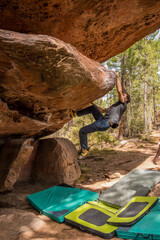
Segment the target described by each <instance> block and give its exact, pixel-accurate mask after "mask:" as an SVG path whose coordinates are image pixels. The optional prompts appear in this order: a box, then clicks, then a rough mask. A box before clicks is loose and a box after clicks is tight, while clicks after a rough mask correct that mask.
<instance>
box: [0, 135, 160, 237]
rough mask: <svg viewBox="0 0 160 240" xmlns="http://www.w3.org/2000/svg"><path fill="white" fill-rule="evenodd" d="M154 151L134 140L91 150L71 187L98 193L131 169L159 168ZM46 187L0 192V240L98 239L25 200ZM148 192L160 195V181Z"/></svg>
mask: <svg viewBox="0 0 160 240" xmlns="http://www.w3.org/2000/svg"><path fill="white" fill-rule="evenodd" d="M156 150H157V144H153V143H148V142H145V141H139V140H136V139H135V140H132V141H131V140H130V141H123V142H121V144H120V145H119V146H117V147H114V148H111V147H110V148H109V149H108V148H106V147H104V148H103V150H99V151H97V150H96V151H94V149H93V150H92V151H91V153H90V155H89V156H88V157H87V158H86V159H85V160H83V161H80V162H79V164H80V167H81V171H82V176H81V177H80V179H79V180H78V181H77V182H76V183H75V185H74V186H76V187H80V188H85V189H88V190H93V191H97V192H100V191H101V190H104V189H107V188H109V187H110V186H112V185H113V184H114V183H115V182H116V181H118V180H119V179H120V178H121V177H122V176H124V175H125V174H126V173H128V172H129V171H131V170H132V169H135V168H140V169H155V170H159V169H160V165H154V164H153V163H152V159H153V156H154V155H155V152H156ZM159 163H160V162H159ZM48 187H51V186H50V185H46V184H44V183H18V184H16V185H15V187H14V190H13V191H12V192H9V193H3V194H2V193H1V194H0V240H28V239H29V240H57V239H66V240H69V239H72V240H98V239H101V238H99V237H97V236H93V235H91V234H88V233H85V232H82V231H80V230H78V229H76V228H74V227H72V226H69V225H66V224H64V223H62V224H60V223H57V222H54V221H53V220H51V219H49V218H47V217H46V216H44V215H40V214H39V212H37V211H36V210H35V209H34V208H33V207H32V206H30V205H29V204H28V203H27V201H26V197H27V195H29V194H31V193H34V192H37V191H40V190H43V189H45V188H48ZM149 195H151V196H159V197H160V184H158V185H157V186H155V187H154V188H153V189H152V191H151V192H150V193H149ZM115 239H117V238H115Z"/></svg>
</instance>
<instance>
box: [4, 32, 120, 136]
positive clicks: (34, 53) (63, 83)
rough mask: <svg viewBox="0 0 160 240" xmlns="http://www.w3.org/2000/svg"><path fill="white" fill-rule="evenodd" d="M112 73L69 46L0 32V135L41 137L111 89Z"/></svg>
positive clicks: (28, 35)
mask: <svg viewBox="0 0 160 240" xmlns="http://www.w3.org/2000/svg"><path fill="white" fill-rule="evenodd" d="M115 79H116V75H115V73H114V72H112V71H108V70H107V69H106V68H105V67H104V66H103V65H101V64H100V63H98V62H95V61H93V60H91V59H89V58H87V57H85V56H84V55H82V54H81V53H80V52H78V51H77V50H76V49H75V48H74V47H72V46H71V45H70V44H66V43H64V42H63V41H60V40H58V39H56V38H53V37H49V36H46V35H32V34H20V33H16V32H11V31H5V30H0V97H1V101H0V116H1V117H0V122H1V128H0V137H3V136H8V137H9V136H16V137H29V136H36V137H40V136H44V135H47V134H50V133H53V132H56V131H57V130H58V129H60V128H61V127H62V126H63V125H64V123H66V122H68V121H69V120H70V117H69V109H80V108H83V107H85V106H86V105H87V104H89V103H90V102H92V101H94V100H95V99H97V98H99V97H102V96H103V95H105V94H106V93H107V92H108V91H110V90H111V89H112V88H113V87H114V84H115Z"/></svg>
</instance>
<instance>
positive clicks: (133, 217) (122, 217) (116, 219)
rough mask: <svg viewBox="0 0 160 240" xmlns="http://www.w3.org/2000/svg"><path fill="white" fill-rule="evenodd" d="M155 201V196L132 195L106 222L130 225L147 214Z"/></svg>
mask: <svg viewBox="0 0 160 240" xmlns="http://www.w3.org/2000/svg"><path fill="white" fill-rule="evenodd" d="M157 202H158V198H157V197H134V198H133V199H132V200H131V201H130V202H129V203H128V204H127V205H126V206H125V207H124V208H122V209H121V210H120V211H118V212H117V213H116V214H115V215H114V216H113V217H111V218H110V219H108V220H107V223H109V224H112V225H114V226H132V225H133V224H135V223H136V222H138V221H139V220H140V219H141V218H142V217H143V216H144V215H145V214H147V213H148V212H149V211H150V210H151V208H153V207H154V206H155V204H156V203H157Z"/></svg>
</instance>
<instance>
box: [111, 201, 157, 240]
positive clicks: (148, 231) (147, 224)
mask: <svg viewBox="0 0 160 240" xmlns="http://www.w3.org/2000/svg"><path fill="white" fill-rule="evenodd" d="M116 232H117V236H118V237H119V238H124V239H136V240H142V239H143V240H144V239H145V240H146V239H147V240H153V239H154V240H158V239H160V198H159V199H158V202H157V204H156V205H155V207H153V208H152V209H151V211H150V213H149V214H147V215H145V216H144V217H143V218H142V219H141V220H140V221H139V222H137V223H136V224H135V225H133V226H132V227H119V228H118V229H117V230H116Z"/></svg>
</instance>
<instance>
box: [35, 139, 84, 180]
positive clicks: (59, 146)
mask: <svg viewBox="0 0 160 240" xmlns="http://www.w3.org/2000/svg"><path fill="white" fill-rule="evenodd" d="M32 175H33V178H34V179H36V181H43V182H48V183H53V184H60V183H67V184H73V183H74V181H75V180H77V179H78V178H79V177H80V175H81V171H80V167H79V165H78V162H77V150H76V148H75V146H74V144H73V143H72V142H71V141H70V140H68V139H65V138H48V139H43V140H39V145H38V149H37V154H36V157H35V160H34V164H33V168H32Z"/></svg>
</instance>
